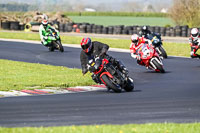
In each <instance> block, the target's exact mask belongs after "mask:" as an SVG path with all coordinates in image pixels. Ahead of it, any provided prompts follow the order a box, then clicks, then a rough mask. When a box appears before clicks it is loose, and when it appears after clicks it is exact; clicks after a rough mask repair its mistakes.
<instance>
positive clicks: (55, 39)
mask: <svg viewBox="0 0 200 133" xmlns="http://www.w3.org/2000/svg"><path fill="white" fill-rule="evenodd" d="M47 37H48V38H47V42H48V44H50V45H49V51H54V50H55V49H56V50H59V51H60V52H64V48H63V46H62V44H61V39H60V35H59V32H58V31H57V32H56V31H51V30H50V32H49V33H48V35H47Z"/></svg>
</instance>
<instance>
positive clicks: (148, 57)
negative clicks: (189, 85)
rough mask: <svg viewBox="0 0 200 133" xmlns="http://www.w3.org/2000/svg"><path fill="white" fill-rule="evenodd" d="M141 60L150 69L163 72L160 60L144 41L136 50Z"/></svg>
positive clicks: (152, 48)
mask: <svg viewBox="0 0 200 133" xmlns="http://www.w3.org/2000/svg"><path fill="white" fill-rule="evenodd" d="M136 52H137V53H138V55H139V57H140V59H141V60H142V63H144V65H145V66H146V67H147V68H148V69H151V70H155V71H156V72H161V73H164V72H165V70H164V68H163V63H162V60H161V59H160V56H159V55H158V53H157V52H156V50H155V49H154V47H153V46H152V45H151V44H147V43H144V44H142V45H141V46H140V48H139V49H138V50H137V51H136Z"/></svg>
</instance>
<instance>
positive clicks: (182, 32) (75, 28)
mask: <svg viewBox="0 0 200 133" xmlns="http://www.w3.org/2000/svg"><path fill="white" fill-rule="evenodd" d="M1 27H2V29H6V30H24V25H20V24H19V22H2V23H1ZM58 28H59V30H60V31H61V32H78V33H96V34H118V35H120V34H125V35H132V34H134V33H136V34H138V33H139V31H141V28H142V26H136V25H135V26H124V25H117V26H106V27H104V26H103V25H95V24H89V23H66V24H63V23H60V24H59V23H58ZM149 29H150V30H151V31H152V32H156V33H160V34H161V35H162V36H172V37H176V36H180V37H188V36H190V31H191V29H190V28H189V27H188V26H187V25H186V26H175V27H159V26H150V27H149Z"/></svg>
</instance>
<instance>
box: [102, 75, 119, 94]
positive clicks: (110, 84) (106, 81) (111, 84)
mask: <svg viewBox="0 0 200 133" xmlns="http://www.w3.org/2000/svg"><path fill="white" fill-rule="evenodd" d="M101 78H102V79H103V81H104V82H105V83H106V86H107V87H108V88H109V89H112V90H113V91H114V92H116V93H120V92H121V88H119V87H117V86H116V85H115V84H113V83H112V81H111V80H110V79H109V77H108V76H107V75H102V77H101Z"/></svg>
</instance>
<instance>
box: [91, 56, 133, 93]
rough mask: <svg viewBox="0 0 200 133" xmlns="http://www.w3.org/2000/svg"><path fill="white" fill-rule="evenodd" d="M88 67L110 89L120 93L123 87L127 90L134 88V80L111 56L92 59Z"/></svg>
mask: <svg viewBox="0 0 200 133" xmlns="http://www.w3.org/2000/svg"><path fill="white" fill-rule="evenodd" d="M88 69H89V71H90V72H92V73H93V74H94V75H95V77H97V78H98V81H99V83H102V84H104V85H105V86H106V87H107V88H108V89H109V90H110V89H111V90H113V91H114V92H118V93H119V92H121V91H122V89H124V90H125V91H127V92H130V91H132V90H133V89H134V84H133V80H132V79H131V78H130V77H129V76H128V74H124V73H122V72H121V71H120V70H119V69H118V67H117V66H114V65H113V64H112V63H111V62H110V61H109V57H106V58H103V59H101V58H92V59H90V60H89V63H88Z"/></svg>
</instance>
